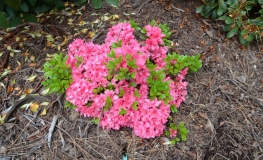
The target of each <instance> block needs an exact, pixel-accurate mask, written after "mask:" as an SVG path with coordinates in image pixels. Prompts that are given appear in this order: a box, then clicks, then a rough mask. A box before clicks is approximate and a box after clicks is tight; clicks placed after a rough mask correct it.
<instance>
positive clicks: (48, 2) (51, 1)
mask: <svg viewBox="0 0 263 160" xmlns="http://www.w3.org/2000/svg"><path fill="white" fill-rule="evenodd" d="M42 1H43V2H44V3H45V4H46V5H49V6H54V5H55V1H57V0H55V1H54V0H42Z"/></svg>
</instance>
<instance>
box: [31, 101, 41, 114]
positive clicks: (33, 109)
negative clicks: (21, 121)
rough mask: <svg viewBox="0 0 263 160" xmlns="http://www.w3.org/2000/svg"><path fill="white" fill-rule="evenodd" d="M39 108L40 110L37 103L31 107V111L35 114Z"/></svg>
mask: <svg viewBox="0 0 263 160" xmlns="http://www.w3.org/2000/svg"><path fill="white" fill-rule="evenodd" d="M38 108H39V104H37V103H33V104H31V105H30V110H31V111H32V112H34V113H35V112H36V111H37V110H38Z"/></svg>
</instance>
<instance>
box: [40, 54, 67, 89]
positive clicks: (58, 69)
mask: <svg viewBox="0 0 263 160" xmlns="http://www.w3.org/2000/svg"><path fill="white" fill-rule="evenodd" d="M66 60H67V56H65V57H63V55H62V53H59V54H57V53H56V54H54V57H53V58H52V59H51V60H50V61H48V62H46V63H45V64H44V68H43V70H44V78H45V80H44V81H43V82H42V84H43V85H44V87H45V88H46V89H48V88H49V89H50V90H49V93H50V94H51V93H54V92H57V93H59V94H61V93H64V92H65V90H66V89H67V88H68V87H69V85H70V84H71V82H72V75H71V69H70V67H69V66H68V65H67V64H66Z"/></svg>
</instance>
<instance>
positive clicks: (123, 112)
mask: <svg viewBox="0 0 263 160" xmlns="http://www.w3.org/2000/svg"><path fill="white" fill-rule="evenodd" d="M125 114H127V111H126V110H125V109H124V108H121V110H120V112H119V115H121V116H123V115H125Z"/></svg>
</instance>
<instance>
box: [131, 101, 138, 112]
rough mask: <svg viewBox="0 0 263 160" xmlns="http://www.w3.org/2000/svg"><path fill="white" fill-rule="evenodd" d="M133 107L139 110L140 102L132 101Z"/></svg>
mask: <svg viewBox="0 0 263 160" xmlns="http://www.w3.org/2000/svg"><path fill="white" fill-rule="evenodd" d="M132 108H133V109H134V110H138V102H137V101H135V102H133V103H132Z"/></svg>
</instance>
